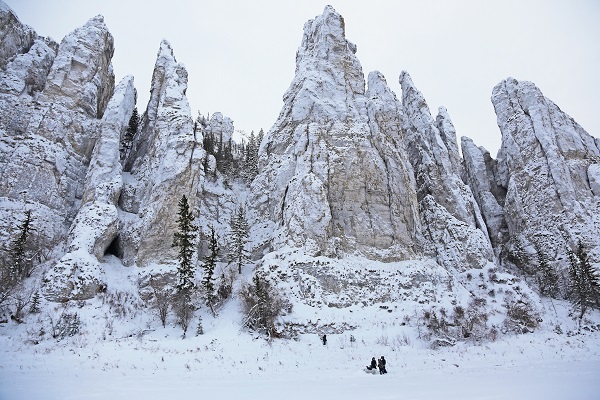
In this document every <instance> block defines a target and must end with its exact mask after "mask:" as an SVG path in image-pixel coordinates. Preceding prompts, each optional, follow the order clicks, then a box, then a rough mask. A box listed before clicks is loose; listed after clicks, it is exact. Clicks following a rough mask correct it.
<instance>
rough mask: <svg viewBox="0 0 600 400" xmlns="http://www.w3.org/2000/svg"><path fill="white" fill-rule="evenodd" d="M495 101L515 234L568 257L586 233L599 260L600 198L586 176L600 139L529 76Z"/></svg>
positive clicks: (501, 179)
mask: <svg viewBox="0 0 600 400" xmlns="http://www.w3.org/2000/svg"><path fill="white" fill-rule="evenodd" d="M492 103H493V105H494V108H495V110H496V115H497V120H498V126H499V127H500V130H501V132H502V146H501V148H500V151H499V152H498V160H497V162H498V175H497V177H496V179H497V181H498V185H499V186H502V187H505V188H506V189H507V193H506V202H505V206H504V207H505V208H504V214H505V217H506V222H507V224H508V230H509V233H510V236H511V238H520V239H521V240H523V241H525V243H536V244H538V245H539V246H540V247H541V248H543V249H546V251H547V252H548V256H549V258H550V260H562V262H563V263H565V260H566V259H567V258H566V250H567V249H568V248H574V246H575V245H576V243H577V241H578V240H579V239H581V240H582V241H583V243H584V244H585V245H586V246H588V248H589V249H590V252H591V254H592V255H593V259H594V260H596V261H599V260H600V248H599V247H600V236H599V235H598V232H600V220H599V218H598V216H599V215H600V208H599V207H600V203H599V202H598V199H597V197H596V196H594V193H593V191H592V188H591V186H590V184H591V182H590V180H589V178H588V170H589V167H590V166H591V165H592V164H597V163H598V160H600V150H599V149H598V146H597V143H596V141H595V139H594V138H593V137H591V136H590V135H589V134H588V133H587V132H585V130H584V129H583V128H582V127H581V126H579V125H578V124H577V123H576V122H575V121H573V119H572V118H571V117H569V116H568V115H566V114H565V113H563V112H562V111H561V110H560V109H559V108H558V107H557V106H556V105H555V104H554V103H553V102H552V101H550V100H549V99H547V98H546V97H544V96H543V94H542V93H541V91H540V90H539V89H538V88H537V87H536V86H535V85H534V84H533V83H531V82H519V81H517V80H515V79H512V78H509V79H507V80H504V81H502V82H501V83H500V84H498V85H497V86H496V87H495V88H494V90H493V93H492ZM592 170H593V167H592Z"/></svg>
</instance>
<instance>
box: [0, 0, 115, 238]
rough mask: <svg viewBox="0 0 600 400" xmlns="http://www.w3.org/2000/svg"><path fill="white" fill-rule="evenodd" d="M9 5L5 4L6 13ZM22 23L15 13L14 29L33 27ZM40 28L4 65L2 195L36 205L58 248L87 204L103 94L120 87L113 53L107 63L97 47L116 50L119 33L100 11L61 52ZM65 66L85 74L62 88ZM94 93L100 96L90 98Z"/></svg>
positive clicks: (0, 92) (16, 203)
mask: <svg viewBox="0 0 600 400" xmlns="http://www.w3.org/2000/svg"><path fill="white" fill-rule="evenodd" d="M5 9H6V7H5V5H2V10H3V11H2V14H3V15H4V14H5ZM17 23H18V20H12V19H11V24H12V25H11V26H12V28H11V29H10V32H9V33H8V34H7V35H9V36H10V35H12V36H15V35H17V33H18V32H29V30H28V29H29V28H27V27H21V28H20V29H19V28H18V26H17ZM32 35H33V36H34V37H35V39H34V40H33V43H32V44H31V45H29V47H27V46H25V45H22V46H20V47H18V46H17V47H15V46H13V50H11V54H13V53H14V52H15V51H17V52H18V51H23V52H24V53H19V54H13V56H12V57H10V58H8V59H7V60H6V61H7V62H8V63H7V65H6V68H5V70H4V71H2V72H0V75H1V76H0V77H1V78H2V84H0V131H2V135H0V143H1V145H0V164H1V168H0V198H2V199H3V200H5V201H3V202H1V204H2V205H1V206H0V207H5V206H6V207H8V208H11V209H12V208H21V209H24V208H29V209H32V210H33V217H34V220H35V221H36V223H37V224H40V225H41V226H44V229H40V236H41V238H40V245H41V246H42V247H44V248H52V247H53V246H54V245H56V244H57V243H58V242H59V241H61V240H63V239H64V238H65V236H66V233H67V230H68V228H69V226H70V225H71V222H72V221H73V218H74V217H75V214H76V212H77V209H78V207H79V202H80V200H81V198H82V195H83V187H84V181H85V176H86V172H87V169H88V164H89V162H90V157H91V154H92V149H93V148H94V145H95V141H96V137H97V134H98V129H99V120H98V119H96V116H97V115H98V114H101V113H102V112H103V111H104V106H105V104H104V105H102V104H103V103H105V100H103V99H104V98H107V96H108V97H109V96H111V95H112V92H113V86H114V83H113V81H112V80H111V79H114V78H112V67H111V66H110V59H108V61H107V60H106V59H103V61H102V63H103V67H102V68H101V67H100V64H99V61H98V58H99V57H100V58H102V57H101V55H100V54H99V53H98V52H96V51H95V50H94V48H95V47H98V48H99V49H110V51H109V53H110V55H112V37H111V36H110V34H108V30H107V29H106V26H105V25H104V24H103V23H102V21H101V19H99V18H95V19H93V20H92V21H90V22H88V24H86V25H85V26H83V27H82V28H79V29H77V30H76V31H75V32H73V33H71V34H69V35H67V37H65V39H64V40H63V42H62V44H61V46H60V47H59V48H58V55H59V57H57V58H55V57H54V51H55V50H54V48H53V47H54V45H53V44H52V42H51V41H49V40H47V39H44V38H39V37H38V36H37V35H35V32H34V33H32ZM17 36H18V35H17ZM26 36H27V37H28V36H29V33H26ZM87 38H94V40H91V41H90V40H87ZM17 42H19V41H18V40H16V39H14V38H13V39H11V40H10V41H9V43H13V44H14V43H17ZM20 43H25V42H24V41H23V40H21V42H20ZM9 47H10V46H9ZM15 49H16V50H15ZM85 57H89V58H85ZM71 59H72V60H77V62H75V61H73V66H74V67H73V69H72V70H67V69H65V68H63V67H62V66H65V65H67V64H69V65H70V61H68V62H67V60H71ZM60 60H62V61H60ZM50 64H52V66H51V67H50ZM75 70H77V73H75V72H74V71H75ZM52 71H54V72H52ZM58 71H62V72H63V73H65V74H66V76H67V77H71V78H72V77H73V76H78V77H79V78H81V79H71V78H69V79H70V80H69V82H70V83H69V84H66V83H65V88H64V89H65V90H58V89H56V82H58V80H60V79H59V77H58V76H59V75H60V73H59V72H58ZM47 74H50V79H46V76H47ZM83 77H85V79H83ZM52 82H54V83H52ZM44 85H46V86H45V88H44V89H43V93H39V90H41V89H42V87H44ZM52 85H54V86H52ZM92 86H93V87H94V89H93V90H92V89H91V87H92ZM51 87H54V88H55V89H52V88H51ZM92 92H93V93H94V96H95V98H94V99H91V98H88V97H90V96H88V95H89V94H90V93H92ZM100 93H101V94H100ZM38 95H39V96H38ZM94 96H92V97H94ZM101 99H102V100H101ZM86 102H87V103H86ZM84 103H86V104H87V105H86V106H83V104H84ZM76 105H77V106H76ZM91 108H93V109H94V112H90V109H91ZM6 228H7V231H8V227H6Z"/></svg>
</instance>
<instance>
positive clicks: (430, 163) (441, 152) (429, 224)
mask: <svg viewBox="0 0 600 400" xmlns="http://www.w3.org/2000/svg"><path fill="white" fill-rule="evenodd" d="M400 84H401V85H402V105H403V108H404V124H403V131H404V135H405V141H406V143H405V146H406V149H407V154H408V159H409V160H410V163H411V164H412V166H413V169H414V171H415V181H416V192H417V198H418V200H419V203H420V210H421V221H422V225H423V231H424V232H423V234H424V236H425V238H426V241H427V243H426V244H425V247H426V248H427V249H429V250H430V251H429V255H432V256H434V257H436V258H437V260H438V262H440V263H441V264H442V265H444V266H445V267H447V268H457V269H466V268H477V267H479V268H480V267H482V266H484V265H485V264H486V263H487V262H493V261H494V256H493V251H492V247H491V243H490V241H489V238H488V234H487V229H486V226H485V222H484V220H483V218H482V216H481V213H480V211H479V206H478V204H477V202H476V201H475V199H474V197H473V194H472V192H471V189H470V188H469V187H468V186H467V185H465V184H464V182H463V181H462V180H461V178H460V175H461V167H460V165H459V161H458V160H459V156H458V153H457V151H458V148H457V146H456V133H455V132H454V127H453V125H452V122H451V121H450V118H449V117H448V114H447V112H446V111H445V109H443V108H442V109H441V110H440V116H439V118H438V125H439V126H441V127H442V128H443V133H440V131H439V130H438V128H437V126H436V122H435V121H434V120H433V118H432V117H431V114H430V113H429V107H428V106H427V103H426V102H425V99H424V97H423V95H422V94H421V92H419V91H418V90H417V88H416V87H415V85H414V84H413V82H412V79H411V78H410V76H409V75H408V73H406V72H402V74H401V75H400ZM440 218H441V219H440ZM450 227H452V229H451V228H450ZM461 229H462V231H461V233H460V234H459V235H458V234H455V232H452V233H450V232H451V231H456V232H457V231H458V230H461ZM438 230H439V231H438ZM465 242H468V243H470V244H473V246H469V247H464V243H465ZM486 242H487V246H486V245H484V243H486ZM475 244H476V245H475ZM457 249H462V250H463V251H465V252H466V254H461V251H457ZM465 263H467V264H465Z"/></svg>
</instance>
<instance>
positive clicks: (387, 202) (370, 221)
mask: <svg viewBox="0 0 600 400" xmlns="http://www.w3.org/2000/svg"><path fill="white" fill-rule="evenodd" d="M355 52H356V46H355V45H353V44H352V43H351V42H349V41H348V40H347V39H346V37H345V32H344V20H343V18H342V17H341V16H340V15H339V14H338V13H337V12H336V11H335V10H334V9H333V8H332V7H330V6H327V7H325V10H324V11H323V14H322V15H319V16H317V17H315V18H314V19H313V20H310V21H308V22H307V23H306V24H305V25H304V35H303V38H302V43H301V45H300V48H299V49H298V52H297V55H296V75H295V77H294V79H293V81H292V84H291V85H290V88H289V89H288V91H287V92H286V93H285V95H284V105H283V109H282V111H281V113H280V116H279V118H278V119H277V121H276V122H275V124H274V125H273V127H272V128H271V130H270V131H269V133H268V134H267V136H266V137H265V139H264V141H263V145H262V146H261V154H260V173H259V175H258V176H257V178H256V179H255V180H254V182H253V185H252V195H251V198H250V201H251V203H252V204H253V205H254V206H255V207H256V210H255V212H254V218H255V219H256V220H257V221H265V220H266V221H269V222H267V223H268V224H270V225H271V226H272V228H273V229H272V231H273V232H274V234H273V236H272V237H271V238H270V239H269V240H268V244H269V245H270V246H271V247H278V246H281V245H283V244H289V245H293V246H305V248H307V249H308V251H309V252H310V251H312V252H313V253H314V254H329V255H339V254H343V253H352V252H355V251H356V252H361V253H363V254H370V255H372V256H373V257H380V258H387V257H390V258H396V259H397V258H403V257H404V258H405V257H409V256H410V255H412V254H414V252H413V250H414V249H413V245H414V242H415V236H416V235H417V233H416V231H418V224H419V223H418V220H417V218H416V196H415V195H414V191H413V187H412V185H411V178H410V176H411V173H408V172H407V169H406V167H407V165H405V164H403V161H402V160H401V158H402V157H401V155H400V152H399V150H398V149H397V148H396V147H397V146H398V142H397V139H398V138H399V136H400V133H399V129H400V127H401V124H400V121H401V116H400V115H399V108H400V107H399V105H398V104H397V101H396V100H394V97H395V96H393V94H391V92H390V91H389V89H388V88H387V85H386V84H385V80H383V79H375V78H374V79H373V82H374V83H373V88H372V91H371V94H372V96H373V98H374V100H373V102H372V104H371V111H370V113H371V114H372V116H373V120H372V121H370V120H369V112H368V111H367V108H368V106H367V103H368V100H367V96H365V81H364V75H363V73H362V67H361V65H360V63H359V62H358V59H357V58H356V55H355ZM378 101H379V103H377V102H378ZM387 101H391V102H392V103H391V104H390V105H389V109H386V108H385V107H384V106H383V105H382V104H381V103H382V102H387ZM388 118H392V119H393V120H394V121H396V122H395V123H393V122H390V123H387V122H386V121H387V119H388ZM393 138H395V139H393ZM392 158H394V159H393V160H392ZM396 167H398V169H399V171H401V172H400V175H399V176H394V177H392V175H393V174H395V173H396V171H395V168H396ZM392 170H393V173H392ZM267 193H268V195H267Z"/></svg>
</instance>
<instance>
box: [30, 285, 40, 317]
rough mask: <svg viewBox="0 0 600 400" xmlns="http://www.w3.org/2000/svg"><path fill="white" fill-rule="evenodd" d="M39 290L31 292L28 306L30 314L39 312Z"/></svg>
mask: <svg viewBox="0 0 600 400" xmlns="http://www.w3.org/2000/svg"><path fill="white" fill-rule="evenodd" d="M40 311H41V310H40V291H39V290H36V291H35V293H33V297H32V298H31V305H30V306H29V313H30V314H39V313H40Z"/></svg>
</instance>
